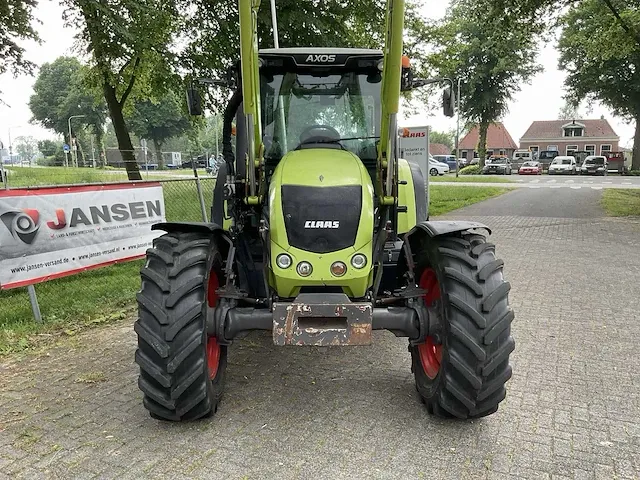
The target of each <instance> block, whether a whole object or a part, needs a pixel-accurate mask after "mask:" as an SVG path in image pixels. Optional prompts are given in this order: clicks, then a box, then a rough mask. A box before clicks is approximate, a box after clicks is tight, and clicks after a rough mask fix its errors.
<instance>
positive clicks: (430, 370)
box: [418, 268, 442, 379]
mask: <svg viewBox="0 0 640 480" xmlns="http://www.w3.org/2000/svg"><path fill="white" fill-rule="evenodd" d="M418 285H419V287H420V288H421V289H423V290H426V293H425V294H424V296H423V298H424V303H425V305H426V306H427V308H431V307H432V306H434V304H435V303H436V302H437V301H438V300H440V298H441V293H440V284H439V283H438V277H437V276H436V272H435V270H433V269H432V268H425V269H424V270H423V272H422V274H421V275H420V282H419V284H418ZM418 354H419V355H420V362H421V363H422V368H423V370H424V372H425V373H426V375H427V377H429V378H431V379H434V378H436V376H437V375H438V372H439V371H440V365H441V364H442V345H441V344H438V343H436V338H435V337H433V336H427V338H426V339H425V342H424V343H421V344H420V345H418Z"/></svg>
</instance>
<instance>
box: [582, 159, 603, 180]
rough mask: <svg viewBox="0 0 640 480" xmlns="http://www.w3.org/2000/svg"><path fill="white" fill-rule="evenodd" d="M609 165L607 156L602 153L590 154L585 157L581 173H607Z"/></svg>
mask: <svg viewBox="0 0 640 480" xmlns="http://www.w3.org/2000/svg"><path fill="white" fill-rule="evenodd" d="M607 167H608V165H607V158H606V157H604V156H602V155H590V156H588V157H587V158H585V160H584V163H583V164H582V167H580V175H606V174H607Z"/></svg>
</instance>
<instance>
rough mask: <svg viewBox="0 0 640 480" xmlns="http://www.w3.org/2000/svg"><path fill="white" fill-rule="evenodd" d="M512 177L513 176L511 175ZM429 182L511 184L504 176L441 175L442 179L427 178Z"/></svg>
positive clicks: (508, 178)
mask: <svg viewBox="0 0 640 480" xmlns="http://www.w3.org/2000/svg"><path fill="white" fill-rule="evenodd" d="M511 176H512V177H513V175H511ZM429 181H430V182H434V183H436V182H474V183H512V182H514V180H511V178H510V177H508V176H506V175H502V176H497V175H460V176H459V177H458V178H456V174H455V173H454V174H451V173H450V174H449V175H443V176H442V177H440V176H438V177H429Z"/></svg>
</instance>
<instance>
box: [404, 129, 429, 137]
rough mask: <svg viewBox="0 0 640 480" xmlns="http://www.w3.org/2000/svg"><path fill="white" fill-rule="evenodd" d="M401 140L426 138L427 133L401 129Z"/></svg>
mask: <svg viewBox="0 0 640 480" xmlns="http://www.w3.org/2000/svg"><path fill="white" fill-rule="evenodd" d="M401 135H402V138H421V137H426V136H427V132H412V131H411V130H409V129H408V128H403V129H401Z"/></svg>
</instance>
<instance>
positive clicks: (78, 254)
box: [0, 182, 165, 289]
mask: <svg viewBox="0 0 640 480" xmlns="http://www.w3.org/2000/svg"><path fill="white" fill-rule="evenodd" d="M164 220H165V209H164V197H163V195H162V186H161V185H160V184H159V183H156V182H154V183H142V184H129V183H123V184H113V185H82V186H74V187H52V188H42V189H33V190H29V189H24V190H23V189H12V190H0V288H2V289H7V288H15V287H23V286H26V285H31V284H33V283H38V282H43V281H46V280H51V279H54V278H59V277H64V276H67V275H72V274H74V273H78V272H81V271H84V270H88V269H91V268H97V267H102V266H106V265H112V264H114V263H119V262H124V261H128V260H134V259H137V258H141V257H144V255H145V252H146V250H147V248H149V247H151V245H152V242H153V239H154V238H156V237H158V236H160V235H161V234H162V232H158V231H151V225H153V224H154V223H158V222H163V221H164Z"/></svg>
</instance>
